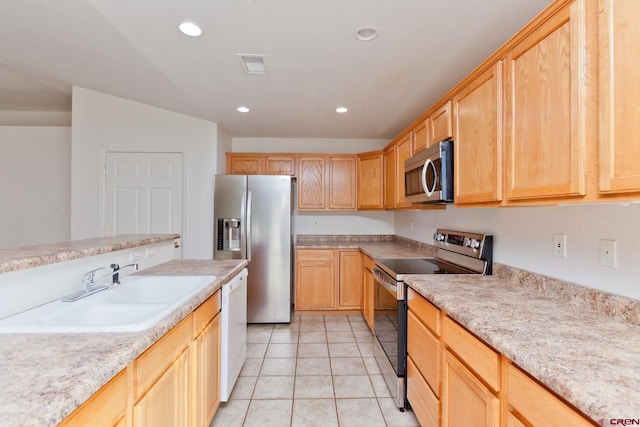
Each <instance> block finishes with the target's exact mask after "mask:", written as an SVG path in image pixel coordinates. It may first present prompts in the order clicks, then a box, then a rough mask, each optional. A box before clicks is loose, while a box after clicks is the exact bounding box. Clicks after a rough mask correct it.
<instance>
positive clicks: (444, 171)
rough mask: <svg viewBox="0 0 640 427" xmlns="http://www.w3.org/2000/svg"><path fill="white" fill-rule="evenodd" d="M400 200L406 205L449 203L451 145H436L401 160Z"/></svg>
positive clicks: (445, 142)
mask: <svg viewBox="0 0 640 427" xmlns="http://www.w3.org/2000/svg"><path fill="white" fill-rule="evenodd" d="M404 199H405V201H407V202H410V203H450V202H453V141H440V142H438V143H437V144H434V145H432V146H431V147H428V148H425V149H424V150H422V151H420V152H418V153H416V154H415V155H414V156H412V157H410V158H408V159H407V160H405V162H404Z"/></svg>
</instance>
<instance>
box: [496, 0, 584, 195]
mask: <svg viewBox="0 0 640 427" xmlns="http://www.w3.org/2000/svg"><path fill="white" fill-rule="evenodd" d="M585 2H586V0H576V1H574V2H572V3H571V4H569V5H567V6H566V7H564V8H562V9H560V10H559V11H557V13H555V14H554V15H552V16H551V17H549V19H547V20H546V21H544V22H543V23H542V25H540V26H539V27H537V28H536V29H535V30H534V31H533V32H532V33H530V34H529V35H528V36H527V37H525V38H524V39H523V40H521V41H520V42H519V43H518V44H516V45H515V46H514V47H513V48H512V49H511V50H510V51H509V53H508V54H507V56H506V59H505V62H506V100H507V101H506V104H507V105H506V107H507V111H506V113H507V114H506V120H507V123H506V153H505V154H506V171H505V174H506V182H505V192H506V194H505V195H506V198H507V199H509V200H518V199H535V198H550V197H567V196H575V195H583V194H585V162H586V150H587V140H588V127H587V120H586V111H587V103H588V94H587V81H586V77H587V73H586V70H588V68H587V63H586V58H587V55H586V48H587V46H586V40H587V37H586V7H585Z"/></svg>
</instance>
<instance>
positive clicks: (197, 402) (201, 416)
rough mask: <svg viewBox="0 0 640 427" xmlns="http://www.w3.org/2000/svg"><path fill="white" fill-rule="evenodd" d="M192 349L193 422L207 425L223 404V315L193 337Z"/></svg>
mask: <svg viewBox="0 0 640 427" xmlns="http://www.w3.org/2000/svg"><path fill="white" fill-rule="evenodd" d="M192 351H193V355H192V363H193V370H192V372H193V373H192V389H193V391H192V393H193V397H192V401H193V404H194V405H193V419H194V423H193V425H194V426H198V427H206V426H208V425H209V424H210V423H211V420H212V419H213V416H214V415H215V413H216V409H218V405H219V404H220V376H219V372H220V314H218V315H216V317H214V318H213V320H212V321H211V322H210V323H209V324H208V325H207V326H206V327H205V328H204V329H203V330H202V332H201V333H200V335H198V336H197V337H196V338H195V339H194V340H193V345H192Z"/></svg>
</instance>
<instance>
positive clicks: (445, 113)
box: [428, 101, 453, 146]
mask: <svg viewBox="0 0 640 427" xmlns="http://www.w3.org/2000/svg"><path fill="white" fill-rule="evenodd" d="M452 136H453V113H452V110H451V101H446V102H445V103H444V104H443V105H442V106H440V107H439V108H438V109H437V110H436V111H434V112H433V113H432V114H431V115H430V116H429V140H428V145H430V146H431V145H433V144H435V143H438V142H440V141H444V140H446V139H450V138H451V137H452Z"/></svg>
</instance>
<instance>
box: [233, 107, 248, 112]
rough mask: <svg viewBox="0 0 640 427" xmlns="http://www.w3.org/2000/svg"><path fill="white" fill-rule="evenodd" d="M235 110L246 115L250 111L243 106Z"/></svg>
mask: <svg viewBox="0 0 640 427" xmlns="http://www.w3.org/2000/svg"><path fill="white" fill-rule="evenodd" d="M236 110H238V111H239V112H241V113H248V112H249V111H251V110H249V107H244V106H242V107H238V108H236Z"/></svg>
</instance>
